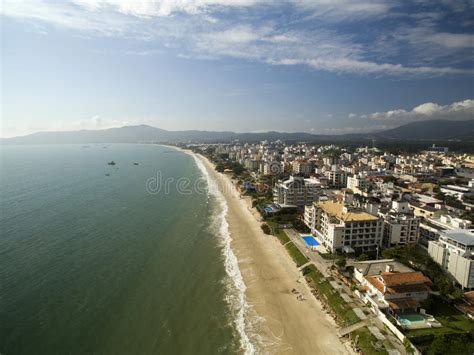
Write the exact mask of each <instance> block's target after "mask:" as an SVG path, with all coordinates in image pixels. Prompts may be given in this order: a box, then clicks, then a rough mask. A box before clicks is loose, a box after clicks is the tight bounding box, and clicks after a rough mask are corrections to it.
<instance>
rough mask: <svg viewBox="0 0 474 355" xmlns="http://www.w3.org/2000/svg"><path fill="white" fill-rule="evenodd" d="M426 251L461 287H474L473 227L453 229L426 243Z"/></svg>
mask: <svg viewBox="0 0 474 355" xmlns="http://www.w3.org/2000/svg"><path fill="white" fill-rule="evenodd" d="M428 253H429V254H430V256H431V257H432V258H433V259H434V260H435V261H436V262H437V263H438V264H440V265H441V266H442V267H443V268H444V269H445V270H446V271H447V272H448V273H449V274H450V275H451V276H452V277H453V278H454V279H455V280H456V281H457V282H458V283H459V285H461V287H462V288H463V289H474V229H453V230H446V231H444V232H442V233H441V235H440V236H439V239H438V240H437V241H430V242H429V243H428Z"/></svg>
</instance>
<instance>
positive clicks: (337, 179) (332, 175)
mask: <svg viewBox="0 0 474 355" xmlns="http://www.w3.org/2000/svg"><path fill="white" fill-rule="evenodd" d="M324 176H326V177H327V179H328V184H329V185H330V186H332V187H337V188H340V187H345V186H346V184H347V173H346V172H344V171H341V170H326V171H325V172H324Z"/></svg>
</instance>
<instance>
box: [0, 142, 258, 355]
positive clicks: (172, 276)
mask: <svg viewBox="0 0 474 355" xmlns="http://www.w3.org/2000/svg"><path fill="white" fill-rule="evenodd" d="M0 149H1V157H0V353H1V354H2V355H13V354H15V355H16V354H48V355H50V354H233V353H243V352H247V353H249V352H252V351H253V348H252V346H251V344H250V343H249V341H248V337H247V335H246V333H245V321H244V316H245V300H244V296H243V295H244V293H243V291H244V288H245V286H244V284H243V282H242V277H241V275H240V271H239V270H238V267H237V261H236V259H235V256H234V254H233V253H232V250H231V249H230V236H229V233H228V230H227V224H226V221H225V218H224V216H225V211H226V205H225V201H224V200H223V198H222V196H219V193H216V192H214V193H208V191H207V190H208V189H207V188H204V189H203V186H204V187H207V186H208V184H209V183H210V181H209V180H208V176H206V174H205V173H204V169H203V167H202V166H200V162H199V161H196V160H195V159H193V157H192V156H190V155H188V154H185V153H182V152H179V151H177V150H175V149H173V148H169V147H164V146H158V145H151V144H150V145H145V144H143V145H139V144H136V145H132V144H116V145H103V144H100V145H97V144H91V145H85V146H84V145H43V146H2V147H0ZM112 161H113V162H114V163H115V165H111V164H110V165H109V162H112ZM180 178H181V180H180V181H181V182H179V183H177V181H178V179H180ZM203 179H204V180H203ZM183 181H184V182H183ZM197 187H199V188H197ZM189 191H191V193H189Z"/></svg>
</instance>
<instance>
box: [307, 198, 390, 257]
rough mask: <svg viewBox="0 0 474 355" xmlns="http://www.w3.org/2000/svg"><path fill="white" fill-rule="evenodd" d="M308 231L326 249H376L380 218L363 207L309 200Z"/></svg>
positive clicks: (380, 226)
mask: <svg viewBox="0 0 474 355" xmlns="http://www.w3.org/2000/svg"><path fill="white" fill-rule="evenodd" d="M311 225H312V233H313V234H314V235H315V236H316V237H317V238H318V239H319V240H320V242H321V244H323V245H324V246H325V247H326V249H327V250H329V251H330V252H336V250H342V249H343V248H344V247H345V248H344V249H346V250H347V249H348V248H351V249H354V250H355V251H358V252H368V251H374V250H377V249H378V247H379V246H380V245H381V243H382V236H383V221H382V219H381V218H380V217H377V216H374V215H371V214H370V213H367V212H366V211H365V210H362V209H358V208H354V207H352V206H350V205H348V204H344V203H343V202H338V201H319V202H315V203H314V204H313V216H312V222H311Z"/></svg>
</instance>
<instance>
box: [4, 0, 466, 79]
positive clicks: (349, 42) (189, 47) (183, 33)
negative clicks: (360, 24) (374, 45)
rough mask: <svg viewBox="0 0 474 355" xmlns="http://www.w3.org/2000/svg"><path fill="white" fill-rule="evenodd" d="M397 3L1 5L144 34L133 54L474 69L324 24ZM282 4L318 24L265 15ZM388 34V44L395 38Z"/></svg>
mask: <svg viewBox="0 0 474 355" xmlns="http://www.w3.org/2000/svg"><path fill="white" fill-rule="evenodd" d="M397 4H398V2H397V1H388V0H374V1H369V0H299V1H290V0H283V1H276V2H269V1H266V0H74V2H73V3H67V2H55V1H47V0H36V1H31V0H26V1H8V0H7V1H4V4H3V7H2V9H1V10H0V11H2V13H3V14H4V15H6V16H10V17H14V18H19V19H24V20H27V21H30V22H31V21H36V22H38V21H39V22H41V23H49V24H53V25H54V26H58V27H64V28H68V29H72V30H75V31H81V33H88V34H91V35H99V36H121V37H126V38H129V39H137V40H141V42H140V43H141V44H142V46H143V47H145V48H143V49H142V48H138V49H137V48H135V47H134V48H133V50H130V49H129V48H126V49H124V52H125V53H129V54H130V53H136V54H140V55H153V54H156V53H159V52H160V50H161V49H163V48H167V47H172V48H173V49H178V51H179V53H180V54H179V55H180V56H182V57H186V58H197V59H217V58H220V57H233V58H239V59H245V60H250V61H257V62H261V63H267V64H272V65H287V66H289V65H302V66H307V67H309V68H311V69H314V70H318V71H328V72H335V73H353V74H358V75H365V74H369V75H376V76H387V75H389V76H402V77H413V76H419V77H433V76H439V75H453V74H467V75H472V74H474V69H472V67H469V68H457V67H451V66H434V65H431V64H430V63H431V62H429V63H428V62H423V64H419V63H415V64H413V65H407V64H401V63H396V62H393V61H390V60H386V62H384V61H385V60H382V59H381V58H383V56H382V54H380V53H382V52H385V53H388V52H389V51H384V50H380V51H379V53H378V56H377V55H374V53H376V54H377V52H374V51H372V49H369V48H370V46H367V45H363V44H360V43H359V42H358V38H357V36H356V35H355V34H352V33H351V34H341V33H339V32H336V31H335V30H334V29H332V27H331V26H324V23H325V21H345V19H352V20H354V21H362V20H363V19H367V18H371V17H374V18H379V19H380V16H382V15H384V14H388V12H389V10H390V9H391V8H392V7H393V6H396V5H397ZM279 6H280V7H282V8H284V7H285V6H291V7H293V8H294V9H295V11H299V12H301V13H303V14H305V15H308V17H313V18H314V17H318V19H317V20H315V21H317V22H318V23H320V25H319V26H317V28H312V27H311V26H310V28H307V27H305V26H303V27H302V26H292V25H289V24H285V23H275V21H273V20H271V21H270V20H268V19H264V17H265V16H264V14H265V13H266V9H267V8H271V9H275V8H276V9H277V8H278V7H279ZM244 7H245V8H249V9H250V8H255V9H256V11H257V12H256V13H253V15H252V16H250V15H242V14H240V15H239V12H237V14H235V17H233V16H229V12H228V11H227V12H226V15H225V16H221V13H220V12H222V11H221V10H222V9H228V8H234V9H240V8H244ZM249 11H250V10H249ZM249 11H247V12H246V13H248V12H249ZM301 21H307V19H303V20H301ZM257 23H258V24H257ZM420 33H421V34H422V35H423V36H420V34H413V33H409V32H406V33H401V34H398V35H397V36H398V37H397V39H396V40H397V41H398V40H401V39H400V38H405V39H404V40H411V41H412V42H413V41H415V39H416V38H421V37H429V38H431V39H430V41H432V43H431V45H432V46H436V47H438V46H439V45H440V43H448V45H450V46H451V47H452V48H451V50H452V53H454V52H455V51H456V50H457V49H459V48H461V47H462V48H465V46H466V45H467V44H469V43H471V39H472V38H471V35H462V34H460V35H456V36H454V35H453V34H447V33H431V34H432V36H431V37H430V36H425V33H424V32H420ZM453 36H454V37H453ZM418 40H419V39H418ZM385 42H387V43H388V44H387V46H388V45H390V41H385ZM150 45H151V46H153V48H151V49H150ZM423 48H426V45H425V47H423ZM382 49H383V48H382ZM370 51H372V52H370ZM417 53H418V51H417ZM393 54H394V56H396V55H397V53H396V52H395V53H393ZM388 59H390V58H388Z"/></svg>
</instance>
